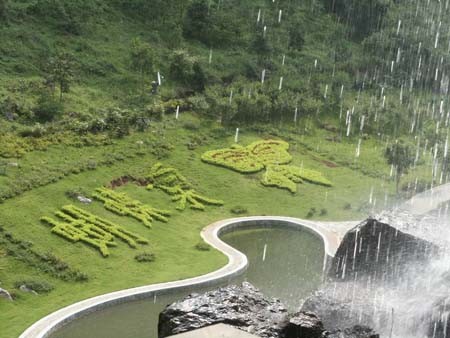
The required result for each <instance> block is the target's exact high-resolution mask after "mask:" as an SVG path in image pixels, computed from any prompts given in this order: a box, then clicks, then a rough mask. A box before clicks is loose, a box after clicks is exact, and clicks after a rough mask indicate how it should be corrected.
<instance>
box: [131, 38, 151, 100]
mask: <svg viewBox="0 0 450 338" xmlns="http://www.w3.org/2000/svg"><path fill="white" fill-rule="evenodd" d="M130 56H131V68H132V69H133V70H135V71H137V72H138V73H139V75H140V82H141V89H142V97H143V96H144V94H145V76H146V75H148V74H151V73H153V71H154V69H153V68H154V65H155V55H154V53H153V50H152V48H151V46H150V45H149V44H148V43H146V42H143V41H141V39H139V38H135V39H133V41H132V43H131V55H130Z"/></svg>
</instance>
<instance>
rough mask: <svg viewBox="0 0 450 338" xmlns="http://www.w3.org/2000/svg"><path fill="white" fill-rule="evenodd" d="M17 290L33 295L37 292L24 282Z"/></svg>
mask: <svg viewBox="0 0 450 338" xmlns="http://www.w3.org/2000/svg"><path fill="white" fill-rule="evenodd" d="M19 290H20V291H22V292H27V293H32V294H33V295H37V294H38V293H37V292H36V291H34V290H33V289H30V288H29V287H28V286H26V285H25V284H23V285H21V286H19Z"/></svg>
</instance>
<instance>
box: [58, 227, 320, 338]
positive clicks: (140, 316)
mask: <svg viewBox="0 0 450 338" xmlns="http://www.w3.org/2000/svg"><path fill="white" fill-rule="evenodd" d="M221 238H222V240H224V241H225V242H227V243H228V244H230V245H231V246H233V247H234V248H236V249H238V250H239V251H241V252H243V253H245V254H246V255H247V257H248V259H249V263H250V265H249V269H248V271H247V273H246V274H245V275H244V276H242V277H240V278H238V279H236V280H233V281H232V284H236V283H240V282H242V281H243V280H246V281H248V282H250V283H252V284H253V285H255V286H257V287H258V288H259V289H260V290H261V291H262V292H263V293H264V294H265V295H267V296H269V297H276V298H279V299H281V301H282V302H283V303H284V304H285V305H286V306H287V307H288V308H289V309H290V310H291V311H295V310H296V309H297V308H298V307H299V306H300V305H301V301H302V299H304V298H305V297H307V296H308V295H309V294H310V293H311V292H313V291H314V290H316V289H317V287H318V285H319V284H320V282H321V277H322V266H323V265H322V264H323V258H324V251H323V244H322V241H321V239H319V238H317V237H316V236H315V235H312V234H311V233H309V232H307V231H306V230H305V231H303V230H296V229H290V228H255V229H249V230H238V231H236V232H232V233H228V234H225V235H223V236H222V237H221ZM265 246H266V250H265V251H266V252H265V257H264V247H265ZM263 258H264V260H263ZM206 290H207V289H200V290H199V289H193V290H192V291H191V292H202V291H206ZM188 293H189V292H178V293H176V294H170V295H161V296H158V297H157V298H156V299H147V300H140V301H134V302H129V303H125V304H120V305H115V306H112V307H110V308H107V309H105V310H102V311H98V312H94V313H92V314H89V315H88V316H85V317H82V318H80V319H78V320H75V321H73V322H72V323H70V324H68V325H67V326H65V327H63V328H62V329H60V330H59V331H57V332H55V333H54V334H53V335H52V336H51V338H156V337H157V327H158V314H159V313H160V312H161V311H162V310H163V309H164V307H165V306H166V305H167V304H170V303H171V302H173V301H175V300H178V299H180V298H182V297H184V296H186V295H187V294H188Z"/></svg>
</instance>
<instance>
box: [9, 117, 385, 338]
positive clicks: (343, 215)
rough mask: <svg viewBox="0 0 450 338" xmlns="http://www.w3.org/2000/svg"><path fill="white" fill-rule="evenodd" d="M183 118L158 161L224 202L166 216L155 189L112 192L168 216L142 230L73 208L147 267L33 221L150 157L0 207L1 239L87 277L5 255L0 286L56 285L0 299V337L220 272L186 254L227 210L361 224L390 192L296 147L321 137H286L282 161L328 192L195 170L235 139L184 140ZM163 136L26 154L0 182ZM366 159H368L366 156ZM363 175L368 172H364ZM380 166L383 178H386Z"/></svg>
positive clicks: (221, 260)
mask: <svg viewBox="0 0 450 338" xmlns="http://www.w3.org/2000/svg"><path fill="white" fill-rule="evenodd" d="M187 119H190V120H195V118H194V117H192V116H190V115H189V116H187V115H184V116H183V117H182V120H181V121H179V122H178V123H177V124H174V123H172V122H171V123H164V126H166V128H165V132H164V135H163V136H159V137H164V138H165V139H166V141H167V142H170V143H171V144H172V145H173V146H174V149H173V151H172V152H171V153H170V156H169V157H168V158H167V159H163V160H161V161H162V162H163V163H164V164H166V165H170V166H173V167H175V168H177V169H179V170H180V171H181V173H182V174H183V175H184V176H186V177H187V178H188V179H189V180H190V181H191V182H192V183H193V184H194V186H195V188H196V189H197V190H198V191H199V192H201V193H203V194H204V195H206V196H208V197H212V198H216V199H221V200H223V201H224V202H225V205H224V206H223V207H213V206H208V207H207V209H206V211H203V212H202V211H194V210H189V209H187V210H185V211H182V212H181V211H177V210H175V206H176V203H174V202H171V199H170V196H168V195H166V194H164V193H163V192H161V191H159V190H152V191H147V190H145V189H144V188H142V187H138V186H136V185H134V184H129V185H126V186H123V187H121V188H120V190H122V191H126V192H127V193H128V194H129V195H131V196H132V197H134V198H136V199H139V200H141V201H142V202H145V203H147V204H150V205H151V206H154V207H158V208H161V209H169V210H171V211H172V216H171V217H170V220H169V222H168V223H167V224H166V223H161V222H154V225H153V229H147V228H145V227H144V226H143V225H142V224H141V223H139V222H137V221H136V220H134V219H133V218H130V217H120V216H117V215H114V214H112V213H111V212H109V211H107V210H105V209H104V208H103V206H102V205H101V203H99V202H94V203H93V204H91V205H89V206H82V207H83V208H86V209H87V210H89V211H91V212H92V213H95V214H97V215H100V216H103V217H105V218H107V219H108V220H111V221H113V222H115V223H117V224H120V225H123V226H126V227H127V229H129V230H131V231H133V232H136V233H138V234H140V235H142V236H144V237H146V238H148V239H149V241H150V246H149V248H146V249H145V250H150V251H152V252H154V253H155V254H156V257H157V259H156V261H155V262H152V263H145V264H143V263H137V262H136V261H135V260H134V256H135V255H136V254H137V253H139V252H141V251H143V249H141V248H138V249H136V250H134V249H131V248H129V247H128V246H126V245H125V244H124V243H120V242H119V245H118V247H116V248H111V250H110V251H111V256H110V257H108V258H102V256H101V255H100V253H99V252H98V251H96V250H95V249H93V248H90V247H88V246H85V245H83V244H81V243H77V244H71V243H70V242H68V241H66V240H64V239H62V238H60V237H58V236H56V235H53V234H51V233H50V228H49V227H48V226H46V225H44V224H42V223H41V222H39V218H40V217H41V216H44V215H46V216H52V214H53V212H54V211H56V210H57V209H58V208H60V207H61V206H63V205H65V204H69V203H74V204H76V205H77V206H80V205H79V204H77V203H76V202H74V201H72V200H70V199H69V198H68V197H66V196H65V192H66V191H67V190H69V189H73V188H76V187H82V188H83V189H84V190H85V191H88V192H90V191H93V190H94V189H95V188H96V187H99V186H101V185H103V184H106V183H108V182H109V181H110V180H112V179H113V178H116V177H119V176H122V175H124V174H126V173H127V172H145V170H146V169H147V168H150V167H151V166H152V165H153V164H154V163H156V162H157V161H158V160H157V159H156V158H155V157H154V156H153V155H152V154H150V153H149V152H147V153H146V154H142V155H139V156H137V155H133V156H132V157H129V158H125V160H124V161H117V162H114V164H113V165H111V166H100V167H98V168H97V169H96V170H91V171H85V172H82V173H80V174H72V175H67V176H65V177H63V178H62V179H61V180H59V181H57V182H56V183H53V184H50V185H47V186H44V187H40V188H36V189H33V190H31V191H28V192H25V193H23V194H22V195H20V196H18V197H15V198H13V199H10V200H7V201H6V202H5V203H3V204H0V215H1V217H0V223H1V224H2V225H3V226H4V227H5V229H6V230H8V231H10V232H11V233H13V235H14V236H15V237H17V238H19V239H23V240H29V241H32V242H33V243H34V246H33V247H34V249H35V250H38V251H42V252H46V251H51V252H52V253H53V254H55V255H56V256H58V257H60V258H62V259H63V260H64V261H66V262H68V263H69V264H70V265H71V266H73V267H74V268H78V269H80V270H81V271H83V272H85V273H87V274H88V275H89V277H90V279H89V281H88V282H85V283H74V282H62V281H59V280H57V279H55V278H52V277H49V276H48V275H46V274H44V273H42V272H39V271H37V270H35V269H32V268H29V267H28V266H26V265H24V264H23V263H21V262H18V261H16V260H15V259H13V258H11V257H8V256H6V257H4V258H2V259H0V281H1V283H2V284H1V287H4V288H6V289H9V290H12V289H13V288H14V282H15V281H17V280H22V279H37V280H45V281H48V282H50V283H51V284H53V285H54V286H55V290H53V291H52V292H51V293H49V294H48V295H39V296H34V295H31V294H25V293H22V292H19V291H16V292H15V293H16V294H17V295H18V299H17V300H16V301H15V302H7V301H5V300H2V299H0V322H2V323H4V325H2V330H0V337H2V338H3V337H4V338H10V337H14V336H17V335H18V334H19V333H20V332H21V331H23V330H24V329H25V328H26V327H27V326H29V325H30V324H32V323H33V322H34V321H36V320H38V319H39V318H41V317H42V316H44V315H46V314H48V313H50V312H52V311H55V310H57V309H58V308H60V307H62V306H65V305H68V304H71V303H73V302H76V301H79V300H82V299H85V298H88V297H92V296H95V295H99V294H103V293H106V292H111V291H115V290H120V289H124V288H129V287H135V286H141V285H146V284H151V283H156V282H163V281H170V280H176V279H182V278H187V277H192V276H196V275H200V274H204V273H207V272H209V271H212V270H215V269H217V268H219V267H221V266H223V265H224V264H225V263H226V259H225V257H224V256H222V255H221V254H220V253H218V252H216V251H209V252H204V251H199V250H197V249H196V248H195V245H196V244H197V243H198V242H199V240H200V236H199V233H200V230H201V229H202V228H203V227H205V226H206V225H208V224H209V223H211V222H214V221H216V220H219V219H224V218H229V217H235V215H233V214H232V213H231V212H230V209H231V208H233V207H235V206H242V207H244V208H245V209H247V210H248V213H247V215H283V216H293V217H300V218H305V217H306V215H307V213H308V211H309V210H310V209H311V208H316V210H317V213H316V214H315V215H314V217H313V218H316V219H322V220H354V219H361V218H363V217H364V216H365V215H366V213H365V210H366V209H367V206H368V201H369V194H370V191H371V189H374V198H376V199H377V200H378V205H379V206H381V207H382V204H383V203H382V202H383V201H384V197H385V193H386V192H388V194H389V195H390V196H391V197H392V192H393V190H392V189H393V186H392V183H390V182H386V181H383V180H381V179H380V178H374V177H371V176H368V175H364V174H362V173H361V171H359V170H354V169H351V168H348V167H345V166H342V165H337V166H333V165H330V163H329V162H325V161H324V160H325V159H327V156H325V155H326V154H321V153H317V152H314V151H312V150H311V149H308V147H306V146H305V145H304V142H308V143H309V144H313V143H316V144H318V142H319V141H320V142H321V143H323V142H325V141H323V138H324V136H325V135H323V134H319V135H316V136H303V137H302V136H300V135H296V134H292V133H291V134H289V135H290V138H291V140H290V142H291V150H290V152H291V154H292V155H293V158H294V160H293V164H295V165H298V166H302V165H303V166H304V167H305V168H308V169H314V170H318V171H320V172H322V173H323V174H324V175H325V176H326V177H327V178H328V179H330V180H331V181H332V182H333V184H334V186H333V187H332V188H327V187H322V186H318V185H313V184H308V183H304V184H302V185H300V186H299V189H298V192H297V193H296V194H295V195H293V194H291V193H290V192H288V191H286V190H280V189H276V188H267V187H263V186H262V185H261V184H260V183H259V178H260V177H261V175H262V173H258V174H252V175H242V174H239V173H237V172H234V171H231V170H228V169H225V168H220V167H217V166H214V165H210V164H205V163H202V162H201V160H200V156H201V154H202V153H203V152H204V151H206V150H212V149H217V148H221V147H224V146H229V145H231V144H232V143H233V139H234V136H233V135H231V134H232V133H229V135H230V136H228V137H221V138H214V137H211V136H208V133H209V131H208V129H206V128H205V127H201V128H200V130H196V131H188V130H186V129H185V128H183V123H184V122H183V120H184V121H186V120H187ZM162 127H163V123H160V124H156V125H154V126H153V128H152V129H151V130H150V131H148V132H147V133H134V134H132V135H130V136H128V137H126V138H124V139H121V140H119V141H117V142H116V144H115V145H114V146H99V147H89V148H70V147H64V146H62V145H61V146H52V147H50V148H49V149H48V150H47V151H44V152H39V151H35V152H32V153H28V154H26V155H25V156H24V157H23V158H21V159H17V161H18V162H19V163H20V164H22V167H21V168H20V169H15V168H11V169H9V172H8V176H7V177H2V180H1V181H0V183H4V184H6V183H7V182H8V180H17V179H20V178H21V177H22V178H23V179H26V178H27V176H32V175H36V172H35V171H33V170H39V168H36V165H34V166H33V163H35V164H37V163H45V164H46V165H47V166H49V167H52V166H53V167H58V166H60V165H63V164H64V163H66V164H67V163H71V162H74V163H76V162H79V161H84V160H86V159H89V158H92V157H94V158H96V157H98V156H105V153H106V156H109V154H110V153H112V152H123V153H133V151H134V150H133V149H135V148H136V142H137V141H139V140H142V139H145V138H147V137H149V135H152V134H153V135H154V134H155V132H156V131H158V130H161V129H162ZM194 135H196V136H198V135H205V141H204V144H202V145H200V146H199V147H198V148H196V149H195V150H188V148H187V147H186V143H188V142H189V141H190V140H192V138H193V136H194ZM268 136H269V135H267V134H264V133H263V134H256V133H252V132H246V131H245V130H243V132H242V134H241V138H240V143H241V144H243V145H246V144H248V143H250V142H251V141H254V140H257V139H260V138H262V137H268ZM300 139H301V140H302V142H300ZM297 140H298V141H297ZM330 146H331V145H330ZM332 146H333V147H334V149H335V150H334V152H333V158H335V159H339V158H340V156H341V153H342V154H344V153H347V152H349V146H348V145H346V144H344V143H342V144H339V143H333V144H332ZM371 154H372V155H373V156H376V155H377V153H375V152H371ZM381 155H382V152H381V151H380V153H379V154H378V160H379V164H378V166H381V163H384V161H383V158H382V156H381ZM342 156H344V155H342ZM328 160H329V158H328ZM369 167H370V164H369V165H368V170H369V169H370V168H369ZM386 167H387V166H385V168H384V169H385V170H388V168H386ZM14 170H17V171H16V172H15V171H14ZM346 205H347V207H346ZM349 205H351V207H349ZM322 209H323V212H322V214H321V213H320V211H321V210H322Z"/></svg>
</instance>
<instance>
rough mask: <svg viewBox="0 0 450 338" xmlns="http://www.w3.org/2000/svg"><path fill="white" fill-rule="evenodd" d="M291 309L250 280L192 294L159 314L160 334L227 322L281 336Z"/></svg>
mask: <svg viewBox="0 0 450 338" xmlns="http://www.w3.org/2000/svg"><path fill="white" fill-rule="evenodd" d="M287 320H288V313H287V310H286V308H285V307H284V305H283V304H281V302H280V301H279V300H277V299H272V300H267V299H266V298H265V297H264V296H263V295H262V293H261V292H260V291H259V290H258V289H256V288H255V287H254V286H252V285H251V284H249V283H243V284H242V286H240V287H239V286H229V287H225V288H220V289H218V290H214V291H210V292H206V293H204V294H200V295H199V294H192V295H189V296H188V297H186V298H185V299H183V300H181V301H178V302H176V303H173V304H171V305H169V306H168V307H166V309H165V310H164V311H163V312H161V314H160V315H159V323H158V337H159V338H163V337H167V336H170V335H174V334H178V333H183V332H188V331H192V330H196V329H199V328H202V327H205V326H209V325H212V324H218V323H224V324H228V325H231V326H234V327H236V328H239V329H241V330H243V331H246V332H249V333H252V334H255V335H258V336H260V337H280V334H281V331H282V328H281V323H285V322H286V321H287Z"/></svg>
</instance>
